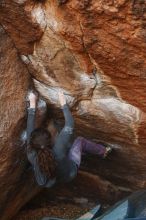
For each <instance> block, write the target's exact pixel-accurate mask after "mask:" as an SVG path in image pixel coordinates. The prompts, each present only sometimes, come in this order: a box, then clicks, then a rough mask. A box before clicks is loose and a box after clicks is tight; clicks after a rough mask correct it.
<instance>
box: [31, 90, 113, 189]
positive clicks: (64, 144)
mask: <svg viewBox="0 0 146 220" xmlns="http://www.w3.org/2000/svg"><path fill="white" fill-rule="evenodd" d="M58 97H59V102H60V105H61V108H62V111H63V114H64V117H65V125H64V127H63V129H62V130H61V131H60V133H59V134H57V135H56V137H55V138H52V137H51V133H50V132H49V131H48V130H47V129H44V128H36V129H34V123H35V112H36V104H37V96H36V95H35V94H34V93H32V92H31V93H30V94H29V96H28V99H29V108H28V118H27V157H28V160H29V162H30V164H31V165H32V167H33V170H34V174H35V178H36V181H37V183H38V185H40V186H44V187H51V186H52V185H54V184H55V182H69V181H71V180H72V179H73V178H74V177H75V176H76V175H77V171H78V168H79V167H80V163H81V156H82V153H91V154H97V155H99V156H101V157H103V158H104V157H106V156H107V154H108V153H109V152H110V151H111V148H110V147H105V146H104V145H103V144H97V143H94V142H91V141H89V140H87V139H85V138H83V137H77V138H76V139H75V140H74V142H73V144H70V142H71V139H72V136H73V129H74V120H73V117H72V115H71V112H70V110H69V108H68V106H67V104H66V99H65V96H64V94H63V92H59V94H58ZM53 139H54V141H52V140H53ZM53 142H54V143H53Z"/></svg>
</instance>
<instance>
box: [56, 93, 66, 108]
mask: <svg viewBox="0 0 146 220" xmlns="http://www.w3.org/2000/svg"><path fill="white" fill-rule="evenodd" d="M58 97H59V102H60V105H61V107H63V106H64V105H65V104H66V98H65V96H64V93H63V92H62V91H59V92H58Z"/></svg>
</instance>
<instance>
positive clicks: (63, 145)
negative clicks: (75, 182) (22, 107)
mask: <svg viewBox="0 0 146 220" xmlns="http://www.w3.org/2000/svg"><path fill="white" fill-rule="evenodd" d="M62 110H63V114H64V117H65V125H64V127H63V129H62V130H61V132H60V133H59V134H58V136H57V137H56V139H55V143H54V147H53V152H54V156H55V159H56V161H57V163H58V166H57V177H56V178H54V179H49V180H48V178H47V177H46V176H45V175H43V174H42V173H41V171H40V168H39V164H38V162H37V153H36V151H35V150H34V149H30V148H29V141H30V135H31V132H32V131H33V130H34V124H35V109H33V108H29V109H28V119H27V146H28V147H27V157H28V160H29V162H30V163H31V165H32V167H33V169H34V174H35V178H36V181H37V183H38V184H39V185H41V186H45V187H51V186H52V185H54V184H55V182H56V179H57V181H64V182H67V181H70V180H71V179H73V178H74V177H75V176H76V174H77V166H76V164H75V163H74V162H73V161H71V160H69V159H68V157H67V156H68V151H69V149H70V147H71V145H70V140H71V138H72V135H73V129H74V120H73V117H72V115H71V112H70V110H69V108H68V106H67V105H64V106H63V108H62Z"/></svg>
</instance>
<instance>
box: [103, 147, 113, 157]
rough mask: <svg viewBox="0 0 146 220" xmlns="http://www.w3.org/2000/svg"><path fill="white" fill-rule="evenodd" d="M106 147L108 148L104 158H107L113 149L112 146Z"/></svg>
mask: <svg viewBox="0 0 146 220" xmlns="http://www.w3.org/2000/svg"><path fill="white" fill-rule="evenodd" d="M105 149H106V150H105V153H104V155H103V158H106V157H107V156H108V155H109V154H110V153H111V151H112V148H111V147H110V146H106V147H105Z"/></svg>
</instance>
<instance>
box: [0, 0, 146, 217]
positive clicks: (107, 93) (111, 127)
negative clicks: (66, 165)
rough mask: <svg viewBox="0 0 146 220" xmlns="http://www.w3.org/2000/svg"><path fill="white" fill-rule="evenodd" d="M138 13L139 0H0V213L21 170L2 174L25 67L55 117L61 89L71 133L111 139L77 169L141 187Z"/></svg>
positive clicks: (141, 23)
mask: <svg viewBox="0 0 146 220" xmlns="http://www.w3.org/2000/svg"><path fill="white" fill-rule="evenodd" d="M145 12H146V1H145V0H134V1H130V0H129V1H128V0H127V1H126V0H108V1H107V0H103V1H96V0H92V1H91V0H90V1H88V0H80V1H79V0H70V1H59V0H58V1H57V0H50V1H41V0H40V1H39V0H37V1H35V0H34V1H28V0H23V1H21V0H15V1H14V0H13V1H12V0H11V1H10V0H3V1H1V2H0V23H1V24H2V26H3V28H4V29H5V31H6V32H7V34H8V35H7V34H6V32H4V29H2V28H1V32H0V41H1V44H0V45H1V46H0V50H1V53H2V55H1V82H2V83H1V84H0V88H1V103H2V104H1V109H0V115H1V118H2V119H1V128H0V130H1V133H0V137H1V151H2V153H1V156H0V161H1V169H0V179H1V182H2V183H4V185H1V187H0V195H1V196H0V198H1V202H0V204H3V205H2V207H0V208H1V210H2V211H1V213H2V215H1V216H2V217H1V219H2V218H3V219H10V217H11V215H13V214H14V213H16V211H14V208H13V209H12V210H11V209H10V207H9V206H8V205H7V204H10V205H11V201H9V199H8V197H9V195H12V194H13V193H12V192H13V190H12V189H13V188H12V185H13V186H14V188H15V187H17V186H18V185H19V184H20V183H18V179H20V177H21V174H22V173H23V172H24V171H23V169H22V167H21V166H19V167H17V168H16V167H15V171H14V175H9V174H8V173H9V172H10V173H12V172H11V171H10V170H11V169H12V164H13V165H14V161H15V162H16V164H17V159H18V157H19V156H20V155H21V156H22V154H23V153H24V150H21V146H19V144H16V139H17V138H18V137H19V136H20V134H19V131H22V130H23V126H25V125H24V123H25V122H24V120H23V119H24V115H25V105H24V103H25V102H24V98H25V95H26V91H27V90H28V84H29V81H30V80H29V79H28V73H29V74H30V75H31V78H32V79H33V81H34V85H35V88H36V90H37V91H38V92H39V93H40V95H41V96H42V97H43V98H44V99H45V100H46V101H47V102H48V104H51V105H52V104H53V108H54V114H55V117H56V119H58V118H60V113H59V114H58V110H57V111H56V109H57V108H58V107H59V106H58V98H57V92H58V89H59V88H62V89H63V91H64V93H65V95H66V98H67V101H68V104H69V105H70V108H71V110H72V113H73V115H74V118H75V122H76V135H82V136H84V137H87V138H90V139H97V140H100V141H104V142H105V143H108V144H111V145H112V146H113V148H114V150H113V154H111V156H110V157H109V158H108V159H107V160H104V161H103V160H102V161H101V160H97V158H96V159H95V158H93V160H91V161H88V165H86V166H85V167H83V168H84V169H86V170H88V171H90V172H93V173H95V174H97V175H99V176H101V177H102V178H104V179H106V180H108V181H110V182H111V183H113V184H115V185H117V186H121V187H126V188H130V189H138V188H143V187H145V186H146V174H145V169H146V162H145V160H146V150H145V144H146V138H145V135H146V128H145V122H146V114H145V111H146V101H145V100H146V96H145V94H146V73H145V69H146V61H145V56H146V55H145V50H146V40H145V36H146V30H145V28H146V20H145V19H146V14H145ZM18 55H19V58H18ZM20 58H21V60H22V61H20ZM22 62H23V63H22ZM10 95H11V97H10ZM61 117H62V116H61ZM6 152H8V154H6ZM3 155H4V156H3ZM14 166H17V165H14ZM10 167H11V169H10ZM13 169H14V168H13ZM8 175H9V178H10V179H9V178H7V176H8ZM17 178H18V179H17ZM21 181H22V180H21ZM10 182H11V183H12V184H10ZM30 182H31V180H30ZM24 185H25V184H24ZM32 185H33V184H32ZM19 190H20V189H19ZM25 190H26V191H25V192H28V193H29V192H30V189H28V188H27V187H26V188H25ZM35 192H36V191H35V189H34V193H35ZM32 195H33V193H31V194H30V197H31V196H32ZM28 199H29V198H27V199H24V200H25V201H27V200H28ZM24 203H25V202H20V205H19V207H18V206H17V205H16V206H17V207H18V208H17V209H19V208H20V207H21V205H23V204H24ZM5 207H7V208H5ZM4 208H5V209H4ZM4 210H5V211H4ZM6 212H7V213H11V215H10V214H6ZM8 215H9V216H8Z"/></svg>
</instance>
